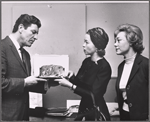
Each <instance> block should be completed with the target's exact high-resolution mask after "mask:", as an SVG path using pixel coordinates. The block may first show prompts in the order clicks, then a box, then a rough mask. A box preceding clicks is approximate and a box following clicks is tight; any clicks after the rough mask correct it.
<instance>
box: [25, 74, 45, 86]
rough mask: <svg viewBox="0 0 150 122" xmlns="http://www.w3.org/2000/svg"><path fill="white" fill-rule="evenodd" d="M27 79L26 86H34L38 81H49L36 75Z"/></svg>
mask: <svg viewBox="0 0 150 122" xmlns="http://www.w3.org/2000/svg"><path fill="white" fill-rule="evenodd" d="M24 81H25V86H32V85H35V84H37V83H38V81H43V82H45V81H47V80H46V79H42V78H37V77H36V76H29V77H27V78H25V79H24Z"/></svg>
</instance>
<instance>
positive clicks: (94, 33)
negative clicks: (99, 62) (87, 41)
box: [86, 27, 109, 57]
mask: <svg viewBox="0 0 150 122" xmlns="http://www.w3.org/2000/svg"><path fill="white" fill-rule="evenodd" d="M86 33H87V34H89V35H90V38H91V41H92V42H93V44H94V45H95V47H96V48H97V49H98V52H97V53H98V55H99V56H101V57H103V56H104V55H105V48H106V46H107V44H108V41H109V37H108V35H107V33H106V32H105V31H104V29H102V28H100V27H96V28H92V29H89V30H88V31H87V32H86Z"/></svg>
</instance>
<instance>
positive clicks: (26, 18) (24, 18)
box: [12, 14, 41, 33]
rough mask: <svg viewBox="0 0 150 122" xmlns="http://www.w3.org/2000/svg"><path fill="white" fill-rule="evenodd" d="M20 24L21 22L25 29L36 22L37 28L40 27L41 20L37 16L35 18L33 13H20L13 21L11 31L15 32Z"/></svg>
mask: <svg viewBox="0 0 150 122" xmlns="http://www.w3.org/2000/svg"><path fill="white" fill-rule="evenodd" d="M20 24H23V25H24V27H25V29H26V28H28V27H29V26H31V24H36V25H37V26H38V28H40V27H41V22H40V20H39V19H38V18H36V17H35V16H33V15H28V14H22V15H21V16H20V17H19V18H18V19H17V20H16V22H15V25H14V28H13V31H12V32H13V33H15V32H17V30H18V26H19V25H20Z"/></svg>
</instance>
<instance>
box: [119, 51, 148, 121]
mask: <svg viewBox="0 0 150 122" xmlns="http://www.w3.org/2000/svg"><path fill="white" fill-rule="evenodd" d="M124 64H125V61H123V62H122V63H121V64H120V65H119V67H118V78H117V82H116V91H117V98H118V103H119V110H120V115H121V114H122V113H121V109H122V106H123V98H122V94H121V92H120V90H119V83H120V78H121V75H122V71H123V67H124ZM148 76H149V60H148V59H147V58H146V57H143V56H142V55H139V54H137V56H136V58H135V61H134V64H133V67H132V70H131V74H130V76H129V80H128V83H127V86H126V92H127V102H128V105H129V111H130V112H129V113H130V119H131V120H146V119H148V108H149V106H148V103H149V102H148V91H149V78H148Z"/></svg>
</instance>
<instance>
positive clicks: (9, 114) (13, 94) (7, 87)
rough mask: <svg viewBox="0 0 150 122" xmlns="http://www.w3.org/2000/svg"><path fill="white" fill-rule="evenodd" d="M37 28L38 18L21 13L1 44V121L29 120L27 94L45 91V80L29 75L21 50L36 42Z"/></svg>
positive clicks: (25, 57)
mask: <svg viewBox="0 0 150 122" xmlns="http://www.w3.org/2000/svg"><path fill="white" fill-rule="evenodd" d="M40 27H41V22H40V20H39V19H38V18H36V17H35V16H30V15H28V14H23V15H21V16H20V17H19V18H18V19H17V21H16V23H15V25H14V28H13V31H12V33H11V34H10V35H9V36H7V37H6V38H5V39H3V40H2V41H1V46H2V50H1V56H2V61H1V63H2V64H1V65H2V68H1V73H2V74H1V76H2V120H5V121H13V120H29V91H32V92H38V93H46V91H47V89H46V87H45V81H46V80H45V79H40V78H37V77H35V76H30V74H31V64H30V55H29V53H28V52H27V51H26V50H25V49H24V48H23V47H25V46H27V47H30V46H31V45H32V44H33V43H34V41H35V40H37V39H38V32H39V28H40Z"/></svg>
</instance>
